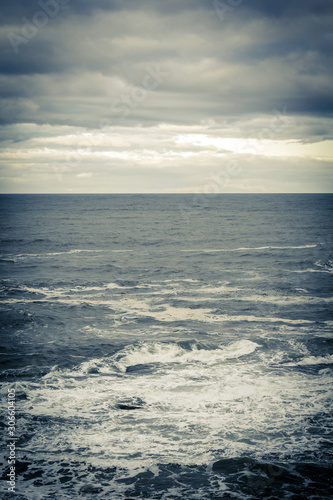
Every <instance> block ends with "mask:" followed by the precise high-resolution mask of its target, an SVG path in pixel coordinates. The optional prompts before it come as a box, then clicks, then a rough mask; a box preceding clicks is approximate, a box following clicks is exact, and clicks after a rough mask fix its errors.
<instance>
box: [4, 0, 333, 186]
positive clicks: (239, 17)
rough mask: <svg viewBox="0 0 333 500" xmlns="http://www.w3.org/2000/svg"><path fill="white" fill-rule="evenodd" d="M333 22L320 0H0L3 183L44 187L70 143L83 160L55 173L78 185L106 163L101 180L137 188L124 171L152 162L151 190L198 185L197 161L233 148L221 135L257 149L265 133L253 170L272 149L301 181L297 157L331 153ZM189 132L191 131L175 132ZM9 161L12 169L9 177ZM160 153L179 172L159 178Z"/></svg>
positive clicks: (162, 168) (319, 158)
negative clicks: (2, 1)
mask: <svg viewBox="0 0 333 500" xmlns="http://www.w3.org/2000/svg"><path fill="white" fill-rule="evenodd" d="M223 5H227V6H229V7H230V8H228V9H227V10H225V9H224V7H223ZM52 9H53V10H52ZM221 9H222V11H223V12H222V11H221ZM223 9H224V10H223ZM40 11H41V12H42V13H44V17H43V15H41V14H36V13H38V12H40ZM222 14H223V15H222ZM45 16H46V17H45ZM43 19H44V22H43ZM332 21H333V9H332V7H331V2H328V1H326V0H317V1H314V0H305V1H304V2H300V1H299V0H298V1H296V0H291V1H285V0H281V1H280V2H265V1H263V0H261V1H259V0H247V1H245V0H244V2H235V1H232V2H231V1H229V3H228V0H226V2H217V1H216V2H211V1H204V0H192V1H190V0H186V1H183V2H176V1H175V0H174V1H170V2H162V1H156V0H155V1H152V0H139V1H134V0H122V1H120V0H114V1H107V0H96V2H90V1H88V0H82V1H81V2H74V0H69V1H66V0H61V1H60V0H45V1H40V2H33V1H25V2H23V1H19V0H13V1H12V2H5V4H4V6H3V9H2V18H1V22H0V47H1V49H2V51H1V54H2V55H1V68H2V69H1V72H0V83H1V88H2V91H1V101H0V111H1V114H0V116H1V121H0V124H1V129H0V141H1V142H2V145H3V148H4V149H3V153H2V155H1V158H2V162H3V167H2V168H3V170H4V171H6V172H8V179H9V178H11V179H16V180H15V181H14V180H13V181H12V182H13V186H15V183H17V182H23V180H22V179H25V180H27V179H30V181H29V182H30V183H32V182H35V183H36V186H37V187H38V189H39V188H40V189H41V186H43V189H47V187H46V186H47V185H48V182H51V181H50V180H47V179H49V178H50V179H52V176H54V175H55V173H54V172H55V170H56V169H57V168H58V169H59V163H61V162H63V163H65V164H66V162H67V160H66V158H67V157H68V155H71V156H72V158H75V157H79V158H80V160H79V161H80V165H82V167H83V166H84V168H86V170H84V171H83V172H77V171H70V170H68V171H64V172H63V173H62V174H61V175H62V176H63V177H64V176H65V177H66V176H67V177H68V178H69V177H70V176H72V178H73V182H74V180H75V179H76V182H78V183H79V184H78V186H79V187H78V189H83V188H87V187H85V185H84V184H80V183H86V182H87V181H88V180H89V188H91V189H96V190H98V189H100V188H101V189H103V188H104V187H105V185H106V184H105V178H104V177H103V175H106V176H107V175H108V174H110V175H113V174H112V172H118V174H117V175H119V179H120V180H119V182H118V181H115V182H113V183H112V186H114V187H113V189H123V188H122V179H123V172H127V175H130V176H131V179H132V183H133V187H132V188H133V189H137V186H139V185H141V184H140V182H139V180H135V179H137V177H138V176H139V177H140V176H142V178H144V179H146V177H147V176H149V175H151V172H152V170H154V172H155V173H154V175H155V176H156V177H154V180H151V181H149V182H150V183H151V186H155V188H154V189H162V190H163V189H164V188H165V189H175V190H177V189H185V190H190V189H193V188H194V186H200V185H201V184H202V182H203V181H202V179H203V177H204V174H203V171H204V169H205V165H206V169H209V168H210V165H213V166H214V168H215V164H216V162H217V161H220V160H221V158H222V155H223V154H225V155H226V156H227V157H229V156H230V155H235V154H238V155H240V156H241V161H243V160H244V154H245V153H244V152H240V153H237V151H236V150H235V149H233V148H231V149H229V150H228V148H226V145H227V144H229V145H230V144H231V142H230V140H233V141H234V144H241V143H242V142H243V141H246V140H250V141H252V143H251V142H248V143H247V144H248V147H249V144H252V147H253V144H255V141H257V143H258V144H261V148H262V145H263V144H264V142H263V141H265V140H266V141H271V142H270V147H269V148H267V144H266V150H265V151H266V153H265V154H262V153H260V154H257V155H256V162H257V163H256V164H257V165H258V169H257V173H258V175H259V179H260V178H263V177H264V178H265V179H266V174H265V175H264V173H263V171H262V169H261V167H260V168H259V165H261V161H264V160H263V158H265V161H266V165H270V166H269V167H267V168H269V169H270V170H269V172H271V173H272V178H273V177H274V175H275V174H274V165H275V164H276V163H274V162H275V161H277V160H274V157H276V156H277V154H279V156H281V159H280V160H279V161H282V157H283V158H284V161H286V162H287V164H288V165H289V166H290V168H294V167H295V165H299V163H298V162H299V161H300V160H299V157H302V158H303V159H304V160H305V163H304V176H305V177H304V179H303V181H302V182H301V181H300V185H302V186H304V189H308V188H307V187H306V186H307V185H308V184H307V182H308V179H309V178H310V177H311V179H312V180H313V177H312V176H311V175H310V173H309V171H308V170H307V169H306V167H305V164H306V165H308V164H310V163H308V162H311V161H313V162H317V163H316V165H317V164H320V171H322V172H324V171H325V172H326V168H327V165H328V163H329V162H330V161H331V157H332V156H333V154H332V155H331V153H330V151H331V147H332V146H331V144H332V143H331V142H330V141H331V140H332V133H331V130H332V125H331V120H332V112H333V90H332V85H331V82H332V79H333V64H332V47H333V36H332ZM29 30H30V31H29ZM13 37H14V38H13ZM15 37H21V38H24V39H25V41H22V40H21V41H20V42H19V40H20V38H15ZM13 40H14V41H13ZM15 40H16V42H15ZM15 43H16V45H15ZM15 47H16V49H17V50H15ZM89 134H90V135H89ZM191 135H197V136H200V137H202V138H203V139H202V141H203V143H202V144H200V143H196V142H195V141H192V142H191V141H187V142H186V141H183V142H179V141H178V142H177V140H175V137H178V138H179V137H180V136H183V137H185V136H188V137H191ZM228 140H229V142H228ZM287 140H289V141H290V144H289V145H287V143H286V141H287ZM89 141H90V145H87V143H89ZM258 141H259V142H258ZM313 143H318V144H319V145H318V146H314V145H311V144H313ZM218 144H219V145H220V147H219V153H218V155H219V157H218V158H217V157H216V155H217V153H216V150H217V148H216V145H218ZM306 144H309V146H306V147H305V146H304V145H306ZM295 148H296V149H295ZM280 149H281V151H280ZM6 155H7V156H6ZM8 155H9V156H8ZM12 155H14V156H12ZM15 155H16V156H15ZM252 156H253V155H252ZM297 157H298V159H297ZM267 158H268V159H270V160H272V161H270V162H269V163H267V161H268V160H267ZM273 160H274V161H273ZM94 161H96V166H95V168H94V169H93V168H92V166H93V165H95V164H94ZM117 162H118V165H121V168H120V167H119V169H118V170H117V169H116V167H115V164H116V163H117ZM318 162H319V163H318ZM72 163H73V162H72ZM110 164H112V167H108V169H107V170H103V169H104V167H105V166H106V165H110ZM314 164H315V163H314ZM13 165H14V166H13ZM20 165H21V167H22V169H23V171H22V175H23V177H18V176H17V175H15V176H13V173H12V171H11V170H12V169H13V168H15V169H20V168H21V167H20ZM42 165H44V166H43V169H44V170H43V175H42V174H41V170H40V169H41V168H42V167H41V166H42ZM171 165H176V167H175V168H176V170H177V173H178V174H177V175H175V176H174V175H173V174H172V175H173V177H172V179H170V181H169V182H168V181H167V179H166V178H164V177H163V176H167V175H169V174H170V172H171V170H170V168H171ZM190 165H192V175H193V181H192V182H190V180H189V179H188V176H189V172H191V167H190ZM34 166H35V167H34ZM34 168H35V169H37V170H34ZM80 168H81V167H80ZM251 168H252V170H251V172H252V171H253V172H255V171H256V168H255V165H253V166H252V167H251ZM295 168H296V167H295ZM297 168H298V167H297ZM98 169H101V175H99V173H98V171H96V170H98ZM168 169H169V174H167V173H166V171H167V170H168ZM196 169H198V170H196ZM157 170H159V172H160V173H159V174H157V173H156V172H157ZM282 171H283V172H285V169H282ZM29 172H30V173H29ZM36 172H39V173H38V175H40V177H38V175H37V173H36ZM47 172H48V174H47ZM147 172H150V174H148V173H147ZM162 172H163V176H162ZM89 173H93V176H92V177H91V178H88V176H87V174H89ZM30 174H31V175H30ZM81 174H82V175H81ZM273 174H274V175H273ZM114 175H115V174H114ZM170 175H171V174H170ZM325 175H326V174H325ZM43 176H44V177H43ZM48 176H49V177H48ZM162 177H163V179H162ZM289 177H290V175H289V174H288V178H289ZM297 178H299V177H298V176H297ZM327 178H328V179H330V177H329V176H328V177H327V176H326V177H325V179H327ZM6 179H7V177H6ZM18 179H21V181H18ZM185 179H186V181H185ZM6 182H7V181H6ZM8 182H9V181H8ZM24 182H25V181H24ZM27 182H28V181H27ZM90 182H92V184H90ZM98 182H100V184H98ZM235 182H236V181H235ZM244 182H245V181H244ZM265 182H266V180H265ZM265 182H259V181H258V182H256V184H254V183H253V184H251V183H250V182H249V184H248V186H252V187H251V189H254V186H255V185H256V186H265V185H266V184H265ZM272 182H273V181H272ZM281 182H282V184H281ZM281 182H280V183H279V185H280V184H281V185H282V186H283V181H281ZM316 183H317V185H318V186H319V184H320V185H321V183H320V181H319V179H318V180H317V181H316ZM29 185H30V184H29ZM118 185H119V186H118ZM144 185H145V186H146V184H144ZM166 185H167V186H166ZM290 185H291V184H290V182H289V181H288V183H287V182H286V184H285V186H286V187H285V189H290ZM98 186H100V188H99V187H98ZM116 186H118V188H117V187H116ZM149 186H150V184H149ZM156 186H157V187H156ZM235 186H236V184H235ZM237 186H238V187H239V189H242V190H245V188H244V187H240V186H242V185H241V184H237ZM327 186H328V185H327V184H326V189H327ZM7 188H8V183H7ZM51 188H52V189H53V188H54V187H53V186H51V184H50V187H49V189H51ZM58 188H59V186H58V187H57V189H58ZM132 188H131V189H132ZM142 188H143V187H142ZM10 189H14V188H10ZM29 189H32V188H30V187H29ZM36 189H37V188H36ZM54 189H56V188H54ZM59 189H60V188H59ZM70 189H72V190H74V191H75V186H71V187H70ZM147 189H148V188H147ZM149 189H153V187H149ZM235 189H236V187H235ZM267 189H269V188H267ZM281 189H282V188H281Z"/></svg>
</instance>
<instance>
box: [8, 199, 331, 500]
mask: <svg viewBox="0 0 333 500" xmlns="http://www.w3.org/2000/svg"><path fill="white" fill-rule="evenodd" d="M332 202H333V195H325V194H299V195H298V194H285V195H279V194H271V195H266V194H261V195H259V194H258V195H254V194H247V195H242V194H218V195H213V194H211V195H206V194H197V195H194V194H184V195H183V194H182V195H180V194H179V195H162V194H160V195H158V194H156V195H121V194H119V195H112V194H108V195H102V194H101V195H74V194H68V195H2V196H1V202H0V204H1V227H2V230H1V261H0V269H1V292H2V293H1V338H0V345H1V357H0V359H1V379H0V382H1V401H2V404H1V421H0V426H1V430H2V432H1V440H2V448H1V449H2V452H1V457H0V463H1V465H0V474H1V482H0V497H1V499H3V500H7V499H12V498H15V499H16V500H26V499H28V500H39V499H60V500H62V499H64V500H65V499H81V498H82V499H85V498H86V499H89V498H94V499H99V500H102V499H105V500H107V499H110V500H124V499H143V500H148V499H156V500H157V499H161V500H175V499H186V500H218V499H256V498H266V499H291V500H301V499H304V500H305V499H306V500H314V499H318V500H324V499H329V498H332V497H333V485H332V482H331V474H330V472H331V470H332V434H331V431H332V424H333V418H332V411H331V409H332V401H331V400H332V368H333V340H332V325H333V323H332V281H333V280H332V271H333V262H332V260H333V257H332V215H333V211H332V209H333V203H332Z"/></svg>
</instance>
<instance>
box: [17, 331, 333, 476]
mask: <svg viewBox="0 0 333 500" xmlns="http://www.w3.org/2000/svg"><path fill="white" fill-rule="evenodd" d="M294 350H295V352H296V351H297V352H303V351H304V348H303V347H302V344H301V343H299V344H297V345H296V344H295V345H294ZM256 351H257V352H258V353H260V352H261V351H262V348H261V347H260V345H259V344H257V343H256V342H252V341H250V340H240V341H236V342H232V343H230V344H229V345H220V346H217V347H216V348H214V349H208V348H205V349H199V348H198V346H196V345H193V346H192V348H187V349H185V348H184V347H181V346H180V345H178V344H176V343H170V342H169V343H160V342H157V343H141V344H139V345H136V346H132V347H127V348H124V349H122V350H121V351H119V352H118V353H116V354H115V355H114V356H111V357H107V358H102V359H95V360H91V361H89V362H88V363H86V362H85V363H82V364H81V365H79V366H78V368H77V369H76V370H71V371H68V370H59V369H55V370H53V371H52V372H50V373H49V374H48V375H47V376H45V377H43V380H42V382H41V384H36V383H35V384H31V385H29V384H28V383H26V387H25V390H26V391H27V392H28V394H29V397H28V400H27V401H25V400H22V401H21V402H20V411H21V412H23V413H24V412H25V413H26V414H27V415H31V416H43V417H49V418H50V421H49V424H44V425H43V426H41V427H39V432H38V435H36V436H35V437H33V438H32V439H31V442H30V443H29V446H30V447H31V449H33V450H34V452H35V453H45V451H46V450H50V451H51V450H54V449H57V451H58V452H59V453H63V454H66V450H67V449H68V447H70V449H71V450H72V453H75V450H77V453H78V455H80V456H82V451H80V450H82V449H87V450H89V452H88V453H89V460H90V462H91V463H95V462H96V463H98V461H99V460H104V461H107V463H108V466H110V465H118V466H124V467H126V468H130V469H131V468H133V469H134V468H135V467H138V466H145V467H150V466H151V465H152V464H153V463H156V461H157V460H158V463H160V464H163V463H166V464H167V463H171V462H172V463H177V462H178V463H179V462H180V463H182V464H191V463H195V464H205V463H206V464H207V463H209V462H210V461H211V460H212V459H214V457H216V456H221V453H223V455H224V456H229V457H230V456H231V457H232V456H237V455H239V454H242V455H244V454H252V455H253V454H254V455H256V454H258V456H260V453H261V450H262V449H265V453H267V454H269V453H278V454H279V456H282V455H283V454H285V455H287V456H288V455H290V454H294V453H296V452H297V453H300V452H302V451H304V452H305V451H307V450H309V449H312V447H313V448H314V449H315V448H316V446H317V440H318V439H319V438H320V436H319V437H318V436H316V435H313V434H312V433H307V431H306V429H307V419H308V418H310V417H315V416H316V415H317V414H318V413H320V412H323V411H328V408H329V397H330V392H331V379H330V374H329V373H328V372H325V373H322V374H321V376H320V377H316V378H313V377H312V376H310V375H309V376H307V375H306V374H305V373H303V372H297V371H296V372H295V371H290V372H289V371H285V370H283V371H281V373H279V372H278V371H276V370H275V371H273V372H272V371H271V370H269V376H268V375H267V370H266V367H268V366H269V365H270V363H271V360H270V359H269V357H264V358H261V357H258V356H256V355H254V353H255V352H256ZM304 354H305V355H306V352H305V351H304ZM308 358H309V356H307V355H306V357H305V358H304V359H308ZM141 366H142V367H145V369H140V367H141ZM129 367H133V368H134V370H132V371H127V372H126V369H127V368H129ZM135 367H138V369H137V370H135ZM304 401H306V405H304ZM119 403H122V404H129V405H133V406H135V405H137V407H138V408H137V409H136V410H133V411H126V410H121V409H119V407H118V404H119ZM56 418H60V419H61V421H60V422H59V423H58V422H57V420H54V419H56ZM63 419H65V420H63ZM78 419H79V421H80V425H79V426H78V425H77V421H78ZM44 421H45V420H44ZM62 421H63V422H64V423H63V424H62V423H61V422H62ZM85 423H86V424H85ZM88 428H89V432H87V429H88ZM300 430H301V432H300ZM297 436H299V438H298V437H297ZM212 443H213V446H212Z"/></svg>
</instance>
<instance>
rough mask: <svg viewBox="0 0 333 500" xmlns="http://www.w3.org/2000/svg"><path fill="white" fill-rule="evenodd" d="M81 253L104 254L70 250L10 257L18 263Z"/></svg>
mask: <svg viewBox="0 0 333 500" xmlns="http://www.w3.org/2000/svg"><path fill="white" fill-rule="evenodd" d="M81 252H91V253H96V252H103V250H84V249H76V248H74V249H72V250H68V251H65V252H45V253H21V254H12V255H10V256H9V257H10V258H12V259H14V260H15V261H17V260H24V259H30V258H32V257H37V258H45V257H54V256H58V255H71V254H76V253H81Z"/></svg>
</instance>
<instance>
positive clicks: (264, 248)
mask: <svg viewBox="0 0 333 500" xmlns="http://www.w3.org/2000/svg"><path fill="white" fill-rule="evenodd" d="M316 247H317V245H312V244H311V245H297V246H273V245H270V246H263V247H238V248H203V249H198V248H196V249H184V250H181V251H182V252H189V253H190V252H191V253H192V252H198V253H215V252H243V251H251V250H254V251H256V250H298V249H303V248H316Z"/></svg>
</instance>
